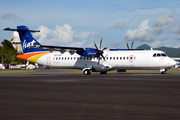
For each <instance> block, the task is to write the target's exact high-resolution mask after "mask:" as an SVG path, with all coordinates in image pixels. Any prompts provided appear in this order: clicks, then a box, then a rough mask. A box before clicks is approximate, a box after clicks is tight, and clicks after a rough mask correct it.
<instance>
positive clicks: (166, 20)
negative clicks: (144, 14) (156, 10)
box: [153, 11, 176, 28]
mask: <svg viewBox="0 0 180 120" xmlns="http://www.w3.org/2000/svg"><path fill="white" fill-rule="evenodd" d="M174 12H175V11H172V13H170V14H165V15H163V16H160V17H158V18H157V19H156V21H155V23H154V24H153V26H155V27H161V28H167V27H168V25H171V24H175V23H176V21H175V20H174V18H173V14H174Z"/></svg>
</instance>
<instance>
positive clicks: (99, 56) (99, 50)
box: [92, 38, 108, 66]
mask: <svg viewBox="0 0 180 120" xmlns="http://www.w3.org/2000/svg"><path fill="white" fill-rule="evenodd" d="M102 39H103V38H101V41H100V45H99V48H100V49H98V47H97V45H96V43H95V42H94V46H95V47H96V49H97V51H98V52H97V53H96V54H95V55H94V56H92V57H97V58H98V66H99V62H100V59H101V57H102V58H103V59H104V61H106V59H105V57H104V56H103V53H104V52H103V51H104V50H105V49H108V48H107V47H105V48H103V49H102V50H101V44H102Z"/></svg>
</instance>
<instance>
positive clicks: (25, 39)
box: [4, 26, 47, 54]
mask: <svg viewBox="0 0 180 120" xmlns="http://www.w3.org/2000/svg"><path fill="white" fill-rule="evenodd" d="M4 30H8V31H17V32H18V33H19V37H20V40H21V46H22V50H23V53H24V54H26V53H31V52H40V51H47V50H46V49H38V48H32V47H30V46H35V45H41V44H40V43H39V42H38V41H37V40H36V39H35V38H33V36H32V34H31V32H40V31H35V30H29V28H28V27H27V26H17V29H10V28H5V29H4Z"/></svg>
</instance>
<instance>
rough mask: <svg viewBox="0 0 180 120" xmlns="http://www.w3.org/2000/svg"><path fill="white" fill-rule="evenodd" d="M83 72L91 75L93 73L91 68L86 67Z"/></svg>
mask: <svg viewBox="0 0 180 120" xmlns="http://www.w3.org/2000/svg"><path fill="white" fill-rule="evenodd" d="M83 74H84V75H90V74H91V70H90V69H85V70H83Z"/></svg>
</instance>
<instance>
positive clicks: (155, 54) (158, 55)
mask: <svg viewBox="0 0 180 120" xmlns="http://www.w3.org/2000/svg"><path fill="white" fill-rule="evenodd" d="M153 57H167V55H166V54H165V53H154V55H153Z"/></svg>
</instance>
